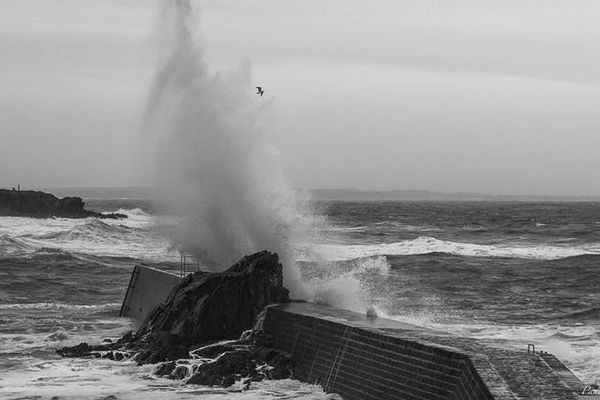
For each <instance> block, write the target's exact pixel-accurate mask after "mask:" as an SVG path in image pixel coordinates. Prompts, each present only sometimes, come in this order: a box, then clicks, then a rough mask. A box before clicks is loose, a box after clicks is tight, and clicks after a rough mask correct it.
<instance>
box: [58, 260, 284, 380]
mask: <svg viewBox="0 0 600 400" xmlns="http://www.w3.org/2000/svg"><path fill="white" fill-rule="evenodd" d="M287 301H289V297H288V291H287V289H285V287H284V286H283V276H282V266H281V264H279V260H278V257H277V254H274V253H269V252H267V251H262V252H259V253H256V254H253V255H251V256H247V257H244V258H243V259H242V260H240V261H239V262H237V263H236V264H234V265H233V266H232V267H230V268H229V269H228V270H226V271H224V272H221V273H209V272H198V273H195V274H192V275H189V276H188V277H187V278H185V279H184V280H183V281H182V282H181V283H180V284H179V285H177V286H176V287H175V288H174V289H173V290H172V291H171V293H170V295H169V297H168V298H167V300H166V301H165V302H164V303H163V304H161V305H159V306H157V307H156V308H155V309H154V310H153V311H152V312H151V313H150V314H149V315H148V317H147V318H146V320H145V321H144V323H143V324H142V326H141V328H140V329H139V330H138V332H136V333H135V334H132V333H131V332H129V333H128V334H127V335H125V336H123V338H121V339H119V340H117V341H116V342H113V343H105V344H102V345H99V346H89V345H87V344H85V343H82V344H80V345H78V346H74V347H70V348H68V347H65V348H63V349H61V350H59V351H58V353H59V354H61V355H63V356H65V357H99V356H100V354H101V353H99V352H102V354H104V355H103V357H106V358H109V359H112V360H121V359H123V358H125V357H126V356H127V355H128V354H130V353H133V352H136V355H135V356H134V360H135V361H136V362H137V363H139V364H150V363H158V362H165V361H170V362H167V363H163V364H161V365H160V366H159V367H158V369H157V370H156V374H157V375H159V376H167V377H169V378H171V379H184V378H185V377H187V376H188V374H189V373H190V372H191V373H192V374H193V375H192V376H191V377H190V378H189V379H188V381H187V382H188V383H192V384H202V385H222V386H230V385H232V384H233V383H234V382H235V381H236V380H238V379H240V378H243V377H246V378H248V381H247V382H248V384H249V383H250V382H252V381H259V380H262V379H264V378H269V379H282V378H289V377H290V376H291V374H292V372H291V371H292V360H291V359H290V357H289V356H288V355H287V354H285V353H282V352H280V351H278V350H275V349H274V348H273V338H272V337H270V336H269V335H265V334H264V333H263V332H262V331H261V329H260V328H261V326H262V324H261V322H260V321H261V318H263V317H264V315H265V312H264V309H265V307H266V306H267V305H269V304H272V303H277V302H287ZM257 317H258V318H257ZM257 319H258V322H256V324H255V321H257ZM253 326H254V330H250V331H249V330H248V329H250V328H252V327H253ZM240 335H241V338H240V339H239V340H224V339H233V338H239V337H240ZM218 340H220V342H218V343H215V341H218ZM190 350H192V352H191V354H192V356H194V357H195V358H200V357H201V358H207V359H213V360H212V361H209V362H205V363H201V364H195V365H191V364H190V363H189V362H186V361H181V359H185V358H189V357H190ZM123 352H124V353H125V355H124V354H123ZM176 360H179V361H176Z"/></svg>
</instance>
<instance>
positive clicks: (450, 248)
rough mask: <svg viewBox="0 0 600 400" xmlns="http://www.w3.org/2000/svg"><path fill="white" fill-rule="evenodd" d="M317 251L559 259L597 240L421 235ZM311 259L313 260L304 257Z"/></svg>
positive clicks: (335, 255)
mask: <svg viewBox="0 0 600 400" xmlns="http://www.w3.org/2000/svg"><path fill="white" fill-rule="evenodd" d="M317 248H318V250H319V253H320V254H321V255H323V256H324V257H326V258H327V259H328V260H338V261H342V260H353V259H357V258H365V257H373V256H380V255H385V256H406V255H418V254H430V253H446V254H452V255H459V256H470V257H506V258H522V259H536V260H558V259H561V258H568V257H575V256H582V255H599V254H600V244H597V245H590V246H578V247H561V246H549V245H525V244H507V243H505V244H498V245H486V244H475V243H459V242H451V241H445V240H439V239H435V238H432V237H428V236H421V237H418V238H417V239H414V240H405V241H400V242H394V243H381V244H364V245H337V244H323V245H319V246H317ZM305 261H312V260H305Z"/></svg>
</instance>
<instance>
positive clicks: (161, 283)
mask: <svg viewBox="0 0 600 400" xmlns="http://www.w3.org/2000/svg"><path fill="white" fill-rule="evenodd" d="M179 282H181V278H180V277H179V276H177V275H174V274H171V273H169V272H165V271H161V270H158V269H155V268H149V267H142V266H139V265H136V266H135V267H134V269H133V272H132V273H131V278H130V281H129V286H128V288H127V293H126V294H125V299H124V300H123V305H122V306H121V312H120V313H119V316H121V317H129V318H132V319H133V320H135V321H136V322H137V323H138V324H139V323H141V322H143V321H144V318H146V315H148V313H149V312H150V311H152V310H153V309H154V307H156V306H157V305H158V304H160V303H161V302H163V301H164V300H165V299H166V298H167V297H168V296H169V293H171V290H172V289H173V287H175V285H177V284H178V283H179Z"/></svg>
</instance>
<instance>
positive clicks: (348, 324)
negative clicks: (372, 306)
mask: <svg viewBox="0 0 600 400" xmlns="http://www.w3.org/2000/svg"><path fill="white" fill-rule="evenodd" d="M263 329H264V330H265V331H266V332H267V333H270V334H271V335H273V337H274V338H275V344H276V347H278V348H279V349H281V350H284V351H287V352H289V353H290V354H291V355H292V357H293V359H294V361H295V368H294V371H295V374H296V376H295V377H296V378H297V379H299V380H302V381H306V382H309V383H319V384H321V385H322V386H323V388H324V389H325V390H326V391H327V392H335V393H339V394H340V395H342V397H343V398H344V399H345V400H359V399H364V400H369V399H373V400H375V399H380V400H385V399H415V400H417V399H418V400H424V399H427V400H430V399H431V400H434V399H439V400H442V399H457V400H458V399H464V400H469V399H472V400H487V399H496V400H507V399H543V400H559V399H560V400H565V399H580V398H584V397H587V396H581V395H580V393H581V391H582V390H583V388H584V385H583V383H582V382H581V381H580V380H579V379H578V378H577V377H576V376H575V375H573V373H572V372H571V371H569V369H568V368H566V367H565V366H564V365H563V364H562V363H561V362H560V361H559V360H558V359H557V358H556V357H554V356H553V355H551V354H548V353H528V352H527V350H526V349H523V351H515V350H509V349H507V348H506V345H505V344H504V345H503V343H501V342H498V341H495V342H492V341H490V342H486V341H482V340H475V339H470V338H463V337H458V336H455V335H451V334H448V333H444V332H439V331H433V330H428V329H425V328H422V327H418V326H414V325H408V324H403V323H400V322H397V321H393V320H387V319H379V318H376V319H369V318H367V317H366V316H364V315H362V314H358V313H354V312H350V311H345V310H338V309H333V308H329V307H324V306H318V305H314V304H309V303H292V304H286V305H277V306H270V307H269V309H268V311H267V313H266V316H265V320H264V322H263Z"/></svg>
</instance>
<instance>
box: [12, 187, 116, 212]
mask: <svg viewBox="0 0 600 400" xmlns="http://www.w3.org/2000/svg"><path fill="white" fill-rule="evenodd" d="M84 206H85V203H84V202H83V200H82V199H81V197H64V198H62V199H59V198H57V197H56V196H54V195H52V194H50V193H44V192H36V191H33V190H14V189H13V190H6V189H0V216H2V217H32V218H50V217H59V218H87V217H96V218H114V219H116V218H127V216H126V215H125V214H119V213H111V214H103V213H97V212H94V211H89V210H86V209H85V208H84Z"/></svg>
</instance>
